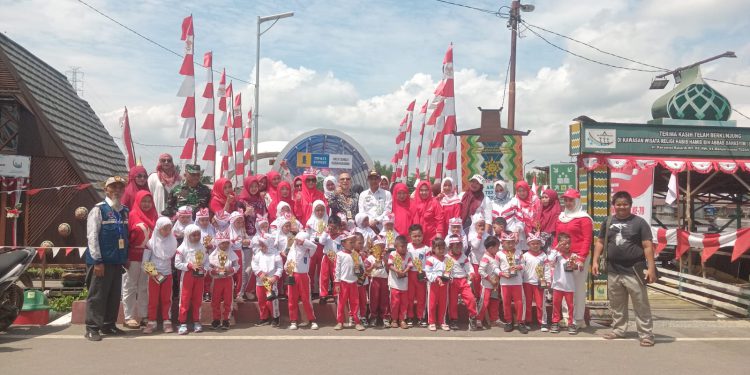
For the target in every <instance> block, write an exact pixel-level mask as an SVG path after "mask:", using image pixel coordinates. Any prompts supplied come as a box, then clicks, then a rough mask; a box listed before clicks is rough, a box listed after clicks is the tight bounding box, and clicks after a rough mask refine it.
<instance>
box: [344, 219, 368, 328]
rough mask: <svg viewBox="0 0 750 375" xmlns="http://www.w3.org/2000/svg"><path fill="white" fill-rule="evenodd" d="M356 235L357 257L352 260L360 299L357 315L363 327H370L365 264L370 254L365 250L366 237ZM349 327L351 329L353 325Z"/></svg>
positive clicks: (356, 233) (355, 249)
mask: <svg viewBox="0 0 750 375" xmlns="http://www.w3.org/2000/svg"><path fill="white" fill-rule="evenodd" d="M354 235H355V236H356V239H355V240H354V250H353V251H352V253H353V254H354V253H356V255H357V256H356V257H354V256H353V257H352V259H354V260H356V263H355V267H354V271H355V272H354V273H355V275H357V298H359V300H358V301H359V311H358V312H357V313H358V314H359V321H360V322H362V325H363V326H365V327H367V326H369V325H370V322H369V321H368V320H367V295H368V293H367V290H368V288H369V286H370V278H369V277H368V275H367V272H366V268H367V264H366V263H365V262H366V260H367V256H368V255H369V254H368V252H367V249H366V248H365V237H364V235H362V233H361V232H355V233H354ZM349 314H350V315H352V316H353V315H354V312H352V311H349ZM348 326H349V327H351V324H349V325H348Z"/></svg>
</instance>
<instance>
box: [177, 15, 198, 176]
mask: <svg viewBox="0 0 750 375" xmlns="http://www.w3.org/2000/svg"><path fill="white" fill-rule="evenodd" d="M180 40H183V41H185V57H184V58H183V60H182V65H181V66H180V74H181V75H183V76H185V78H184V79H183V81H182V85H180V89H179V90H178V91H177V96H178V97H184V98H185V104H184V105H183V106H182V111H181V112H180V117H181V118H183V119H184V122H183V124H182V129H181V130H180V138H182V139H185V140H186V141H185V146H184V147H183V149H182V153H180V159H181V160H193V161H194V160H195V154H196V152H195V71H194V67H193V64H194V62H193V43H194V41H195V33H194V30H193V16H188V17H185V19H184V20H183V21H182V36H181V37H180Z"/></svg>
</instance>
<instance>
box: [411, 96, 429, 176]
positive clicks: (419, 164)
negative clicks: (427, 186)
mask: <svg viewBox="0 0 750 375" xmlns="http://www.w3.org/2000/svg"><path fill="white" fill-rule="evenodd" d="M429 103H430V102H429V100H428V101H425V102H424V105H423V106H422V109H421V110H420V111H419V114H421V115H422V126H421V127H420V129H419V139H420V140H419V145H418V146H417V159H416V160H415V161H414V166H415V169H416V170H415V171H414V175H415V177H416V181H417V182H419V180H420V179H421V171H420V168H421V169H422V170H424V168H423V167H422V144H423V143H424V128H425V123H426V122H427V105H428V104H429Z"/></svg>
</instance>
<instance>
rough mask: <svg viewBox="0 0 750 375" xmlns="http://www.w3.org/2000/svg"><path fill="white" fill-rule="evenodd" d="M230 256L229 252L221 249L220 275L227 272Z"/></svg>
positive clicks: (222, 275)
mask: <svg viewBox="0 0 750 375" xmlns="http://www.w3.org/2000/svg"><path fill="white" fill-rule="evenodd" d="M228 259H229V256H228V255H227V252H226V251H224V250H221V249H219V277H224V276H226V274H227V267H226V265H227V260H228Z"/></svg>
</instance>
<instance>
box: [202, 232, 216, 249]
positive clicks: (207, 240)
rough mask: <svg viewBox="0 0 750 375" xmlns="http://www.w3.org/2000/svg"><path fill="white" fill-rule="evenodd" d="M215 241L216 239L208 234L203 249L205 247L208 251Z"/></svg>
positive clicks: (204, 239) (204, 238)
mask: <svg viewBox="0 0 750 375" xmlns="http://www.w3.org/2000/svg"><path fill="white" fill-rule="evenodd" d="M213 240H214V238H213V237H211V235H210V234H207V235H206V236H205V237H203V247H205V248H206V250H208V248H209V247H211V246H212V245H211V242H213Z"/></svg>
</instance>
